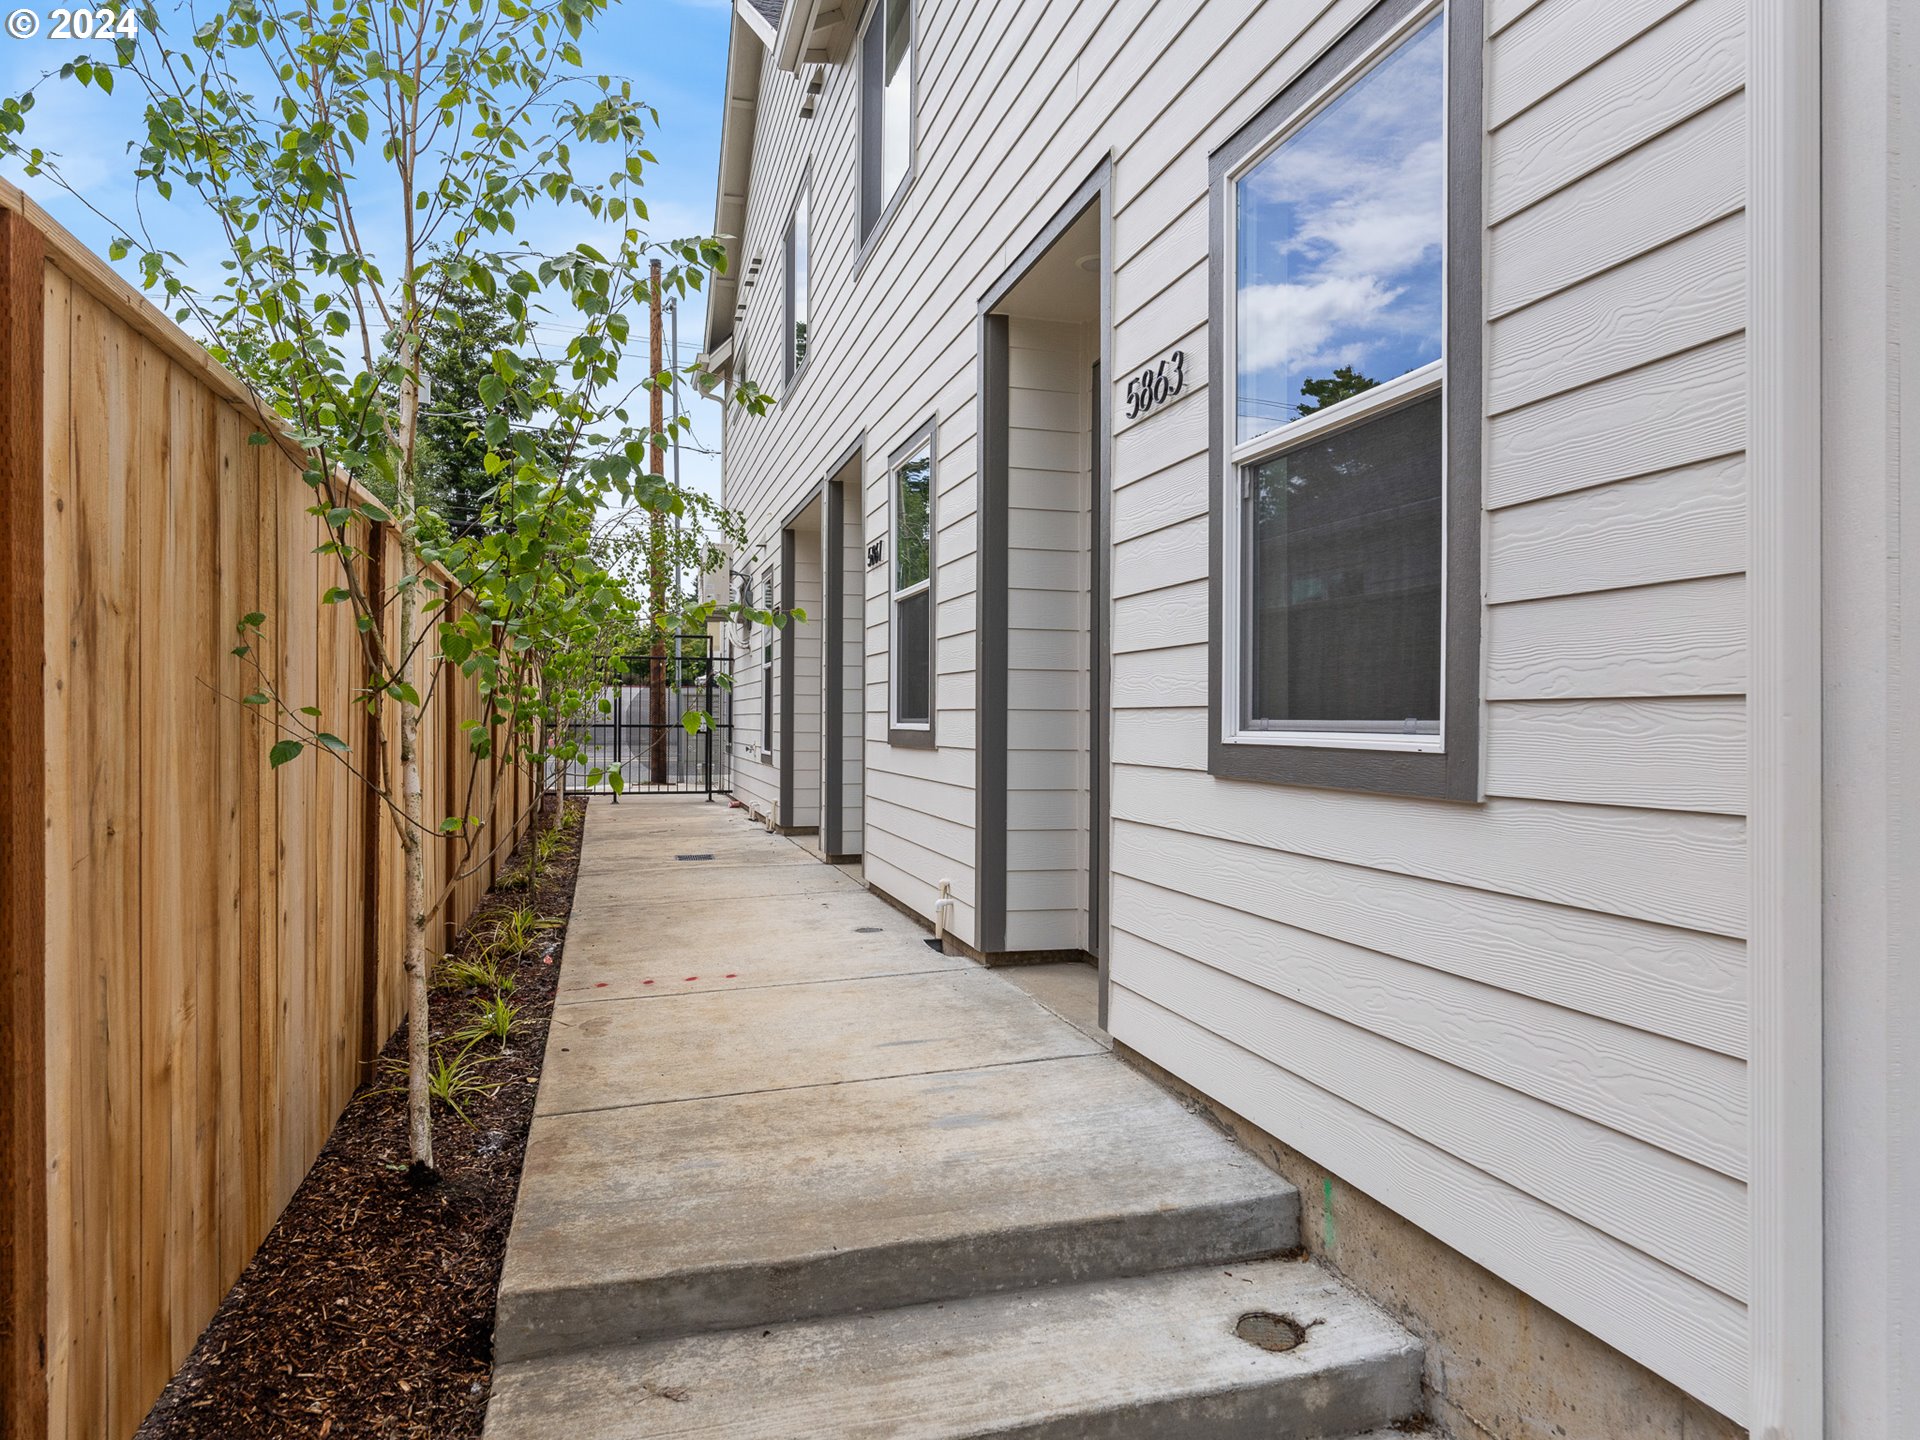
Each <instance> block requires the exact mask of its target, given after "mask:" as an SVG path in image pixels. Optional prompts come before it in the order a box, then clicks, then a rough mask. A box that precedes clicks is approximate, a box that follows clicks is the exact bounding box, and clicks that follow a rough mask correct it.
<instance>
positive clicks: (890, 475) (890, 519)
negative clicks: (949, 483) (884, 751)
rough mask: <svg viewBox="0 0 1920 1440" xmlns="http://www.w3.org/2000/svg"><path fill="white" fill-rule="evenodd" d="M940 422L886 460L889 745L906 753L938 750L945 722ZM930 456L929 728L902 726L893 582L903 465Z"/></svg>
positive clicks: (925, 426)
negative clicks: (923, 453)
mask: <svg viewBox="0 0 1920 1440" xmlns="http://www.w3.org/2000/svg"><path fill="white" fill-rule="evenodd" d="M939 425H940V417H939V416H938V415H929V416H928V417H927V418H926V419H925V420H924V421H922V422H921V423H920V424H919V425H918V426H916V427H915V428H914V430H913V433H912V434H910V435H908V436H907V438H906V439H905V440H903V441H901V442H900V443H899V444H898V445H896V446H894V448H893V449H892V450H891V451H890V452H889V453H888V455H887V743H888V744H889V745H898V746H900V747H902V748H903V749H907V750H937V749H939V748H940V747H939V744H938V742H937V741H936V740H935V739H934V730H935V728H936V727H937V726H938V724H939V721H940V593H939V591H940V446H939V441H938V431H939ZM922 449H924V450H925V451H926V452H927V723H926V724H925V725H905V726H903V725H901V724H900V723H899V715H900V712H899V709H898V706H897V703H896V702H897V701H898V700H899V692H900V636H899V624H900V622H899V607H898V605H896V604H895V603H894V598H893V597H894V592H895V591H896V590H897V589H898V588H899V587H898V586H896V585H895V584H894V579H895V577H896V576H897V574H898V573H899V572H898V571H896V570H895V569H894V566H895V565H896V564H898V563H899V553H898V552H899V545H900V523H899V522H900V485H899V479H898V476H897V475H896V473H895V472H896V471H897V470H898V469H899V467H900V462H901V461H903V460H905V459H907V458H908V457H909V456H910V455H912V454H914V453H915V452H916V451H918V450H922Z"/></svg>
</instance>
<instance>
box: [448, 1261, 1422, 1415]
mask: <svg viewBox="0 0 1920 1440" xmlns="http://www.w3.org/2000/svg"><path fill="white" fill-rule="evenodd" d="M1259 1311H1266V1312H1271V1313H1272V1314H1275V1315H1279V1316H1282V1317H1285V1318H1287V1319H1289V1320H1291V1321H1293V1322H1294V1323H1295V1324H1297V1325H1299V1326H1301V1327H1302V1328H1303V1329H1304V1333H1305V1339H1304V1340H1303V1341H1302V1342H1301V1343H1300V1344H1298V1345H1297V1346H1296V1347H1295V1348H1293V1349H1291V1350H1287V1351H1284V1352H1282V1353H1272V1352H1269V1351H1268V1350H1265V1349H1261V1348H1257V1347H1256V1346H1255V1345H1253V1344H1251V1343H1249V1342H1248V1341H1246V1340H1243V1339H1241V1338H1240V1337H1239V1336H1238V1335H1236V1333H1235V1330H1236V1325H1237V1324H1238V1322H1239V1321H1240V1320H1241V1317H1243V1316H1245V1315H1247V1314H1248V1313H1249V1312H1259ZM1282 1333H1286V1332H1284V1331H1283V1332H1282ZM1420 1367H1421V1352H1420V1347H1419V1344H1418V1342H1417V1341H1415V1340H1414V1339H1413V1337H1412V1336H1410V1335H1408V1334H1407V1333H1406V1332H1405V1331H1403V1330H1401V1329H1400V1328H1399V1327H1398V1326H1397V1325H1395V1324H1394V1323H1393V1322H1392V1321H1391V1320H1390V1319H1389V1318H1388V1317H1387V1316H1386V1315H1385V1314H1383V1313H1382V1312H1381V1311H1380V1310H1378V1309H1376V1308H1375V1307H1373V1306H1372V1305H1370V1304H1369V1303H1368V1302H1366V1301H1364V1300H1362V1299H1360V1298H1358V1297H1357V1296H1355V1295H1354V1294H1353V1293H1352V1292H1351V1291H1349V1290H1346V1289H1345V1288H1344V1287H1342V1286H1340V1285H1339V1284H1338V1283H1337V1282H1335V1281H1334V1280H1332V1279H1331V1278H1330V1277H1329V1276H1328V1275H1327V1274H1326V1272H1325V1271H1323V1270H1321V1269H1319V1268H1318V1267H1317V1266H1315V1265H1312V1264H1310V1263H1308V1262H1304V1261H1264V1262H1255V1263H1253V1264H1249V1265H1244V1266H1226V1267H1215V1268H1207V1269H1194V1270H1184V1271H1177V1272H1173V1273H1163V1274H1157V1275H1148V1276H1139V1277H1135V1278H1131V1279H1125V1280H1113V1281H1105V1282H1101V1283H1097V1284H1083V1285H1062V1286H1052V1287H1047V1288H1042V1289H1033V1290H1025V1291H1020V1292H1016V1293H1013V1294H1005V1295H993V1296H984V1297H980V1298H976V1299H971V1300H959V1301H952V1302H948V1303H946V1304H931V1305H916V1306H913V1307H911V1308H906V1309H899V1310H889V1311H884V1312H880V1313H876V1314H868V1315H859V1316H852V1317H843V1318H839V1319H829V1320H812V1321H804V1322H798V1323H791V1324H784V1325H774V1326H765V1327H757V1328H754V1329H750V1330H736V1331H730V1332H727V1333H723V1334H712V1335H699V1336H691V1337H683V1338H680V1339H673V1340H659V1341H653V1342H650V1343H646V1344H641V1345H628V1346H616V1347H609V1348H604V1349H599V1350H591V1351H583V1352H576V1353H573V1354H569V1355H564V1356H555V1357H551V1358H547V1359H540V1360H532V1361H526V1362H522V1363H520V1364H514V1365H504V1366H501V1367H500V1368H499V1369H497V1370H496V1371H495V1374H494V1382H493V1397H492V1403H491V1406H490V1408H489V1410H488V1414H487V1427H486V1440H536V1437H541V1440H545V1437H550V1436H553V1435H555V1434H561V1433H564V1434H565V1435H566V1436H567V1437H569V1440H667V1437H676V1436H693V1435H699V1436H703V1437H707V1440H718V1437H738V1440H802V1437H809V1436H817V1437H831V1440H962V1437H974V1436H995V1437H1021V1440H1122V1437H1124V1440H1160V1437H1168V1440H1173V1437H1179V1440H1196V1437H1207V1440H1239V1437H1247V1440H1252V1437H1256V1436H1257V1437H1259V1440H1320V1437H1333V1436H1351V1435H1355V1434H1357V1433H1359V1432H1363V1431H1371V1430H1374V1429H1376V1428H1377V1427H1380V1426H1385V1425H1389V1424H1392V1423H1393V1422H1394V1421H1397V1420H1400V1419H1402V1418H1403V1417H1406V1416H1411V1415H1414V1414H1417V1413H1418V1411H1419V1409H1420Z"/></svg>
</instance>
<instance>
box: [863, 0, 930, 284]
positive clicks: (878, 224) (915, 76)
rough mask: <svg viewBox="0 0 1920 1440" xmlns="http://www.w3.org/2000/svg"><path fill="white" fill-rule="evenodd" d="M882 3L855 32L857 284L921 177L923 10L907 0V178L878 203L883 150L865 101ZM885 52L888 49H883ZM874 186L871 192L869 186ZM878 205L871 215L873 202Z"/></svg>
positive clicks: (874, 1) (879, 0) (875, 3)
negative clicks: (870, 37) (870, 35)
mask: <svg viewBox="0 0 1920 1440" xmlns="http://www.w3.org/2000/svg"><path fill="white" fill-rule="evenodd" d="M883 3H884V0H871V3H870V4H869V5H868V6H867V8H866V16H865V18H864V19H862V20H861V22H860V27H859V29H858V30H856V31H855V32H854V41H853V53H854V78H855V86H854V107H853V109H854V124H855V130H856V132H857V136H856V144H855V150H854V194H853V203H854V221H855V224H856V226H857V228H858V231H859V235H860V255H859V258H858V259H857V260H856V261H855V262H854V266H853V274H854V278H855V279H856V280H857V279H859V277H860V275H861V272H863V271H864V270H865V269H866V268H867V257H868V256H870V255H871V254H872V253H873V251H874V247H875V245H876V244H877V243H878V241H879V239H880V237H881V236H882V235H884V234H886V232H887V230H888V229H889V228H890V227H891V225H892V223H893V217H894V216H895V215H897V214H898V213H899V212H900V210H901V208H902V206H903V205H904V204H905V202H906V199H907V196H908V195H909V194H910V193H911V192H912V190H913V186H914V182H915V181H916V180H918V179H919V178H920V5H919V0H908V5H907V26H908V29H909V30H911V32H912V36H911V40H910V42H909V43H910V44H911V46H912V51H911V55H910V57H909V59H908V65H909V67H910V68H909V72H908V75H907V87H908V90H909V93H910V95H911V99H910V100H909V102H908V105H907V175H906V178H905V179H904V180H902V181H901V182H900V188H899V189H898V190H896V191H894V192H893V195H892V196H891V198H889V199H887V200H885V201H880V200H879V186H880V146H881V133H880V130H879V127H877V126H875V125H873V124H871V123H870V122H869V121H868V119H867V96H868V93H869V89H870V87H873V86H875V85H876V84H877V79H876V77H875V76H874V75H871V74H869V73H868V61H867V31H868V30H869V29H870V28H872V26H873V25H874V24H875V23H876V22H877V21H878V19H879V15H880V7H881V5H882V4H883ZM882 48H883V50H884V46H883V47H882ZM869 181H871V184H872V187H873V188H872V192H871V194H870V193H869V189H868V184H869ZM873 202H878V203H877V205H876V208H875V209H874V210H873V211H872V213H869V210H868V206H869V204H870V203H873Z"/></svg>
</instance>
